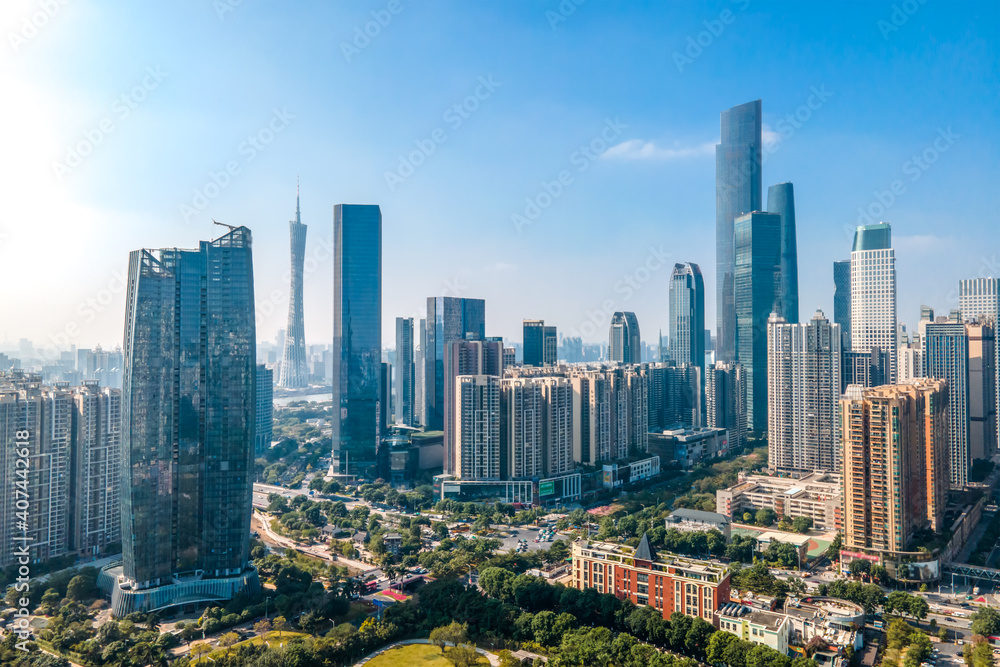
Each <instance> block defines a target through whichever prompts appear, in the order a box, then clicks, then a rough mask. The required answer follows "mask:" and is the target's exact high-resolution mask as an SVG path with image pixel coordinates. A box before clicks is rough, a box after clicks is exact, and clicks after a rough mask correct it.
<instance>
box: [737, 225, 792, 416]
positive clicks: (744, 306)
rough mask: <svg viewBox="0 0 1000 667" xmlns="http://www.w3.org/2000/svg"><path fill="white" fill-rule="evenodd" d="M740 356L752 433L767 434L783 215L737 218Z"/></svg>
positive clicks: (738, 336) (738, 339)
mask: <svg viewBox="0 0 1000 667" xmlns="http://www.w3.org/2000/svg"><path fill="white" fill-rule="evenodd" d="M735 240H736V271H735V282H736V351H737V355H738V357H739V362H740V364H742V365H743V368H744V369H745V370H746V377H747V412H748V415H749V419H748V420H747V421H748V424H747V426H748V428H749V429H750V430H751V431H758V432H760V431H766V430H767V321H768V318H769V317H770V316H771V313H772V312H773V311H774V309H775V306H776V304H777V301H778V290H779V289H780V281H781V216H779V215H775V214H774V213H748V214H747V215H742V216H740V217H738V218H736V224H735Z"/></svg>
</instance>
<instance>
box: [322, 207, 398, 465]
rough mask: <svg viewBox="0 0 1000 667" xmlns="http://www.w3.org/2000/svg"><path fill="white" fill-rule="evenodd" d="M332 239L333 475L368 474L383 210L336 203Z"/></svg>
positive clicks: (375, 421) (374, 434) (376, 434)
mask: <svg viewBox="0 0 1000 667" xmlns="http://www.w3.org/2000/svg"><path fill="white" fill-rule="evenodd" d="M333 235H334V242H333V245H334V266H333V406H334V412H335V413H337V412H339V415H338V416H336V417H334V419H333V465H332V472H333V473H334V474H337V475H361V476H365V475H367V474H368V473H369V472H371V468H372V467H373V466H374V465H375V453H376V452H375V450H376V448H377V445H378V442H379V441H380V439H381V433H380V430H379V424H380V423H381V414H382V412H381V411H380V406H379V403H380V400H381V397H382V388H381V386H380V385H381V370H380V369H381V367H380V365H379V364H381V362H382V211H381V210H380V209H379V207H378V206H377V205H361V204H337V205H335V206H334V207H333ZM388 407H389V406H388V405H386V406H385V407H384V408H382V409H383V410H387V409H388Z"/></svg>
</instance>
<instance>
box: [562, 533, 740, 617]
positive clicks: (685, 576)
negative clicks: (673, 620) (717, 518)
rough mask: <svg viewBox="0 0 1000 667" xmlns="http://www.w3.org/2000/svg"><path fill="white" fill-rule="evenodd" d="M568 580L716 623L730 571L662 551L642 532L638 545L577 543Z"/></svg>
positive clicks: (664, 612) (667, 611) (579, 586)
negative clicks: (652, 545)
mask: <svg viewBox="0 0 1000 667" xmlns="http://www.w3.org/2000/svg"><path fill="white" fill-rule="evenodd" d="M572 558H573V570H572V580H571V582H570V585H571V586H573V587H574V588H577V589H580V590H584V589H586V588H594V589H596V590H597V591H598V592H599V593H606V594H611V595H614V596H616V597H618V598H620V599H628V600H631V601H632V603H633V604H637V605H644V606H650V607H652V608H654V609H656V610H657V611H658V612H660V613H661V614H662V615H663V618H665V619H666V618H670V615H671V614H672V613H674V612H679V613H681V614H686V615H688V616H696V617H700V618H703V619H705V620H706V621H708V622H709V623H711V622H712V620H713V618H714V615H715V612H716V611H717V610H718V609H720V608H721V607H722V605H724V604H726V603H728V602H729V572H728V571H727V570H726V567H725V566H724V565H723V564H721V563H716V562H712V561H704V560H697V559H694V558H683V557H681V556H675V555H673V554H666V553H664V554H658V553H655V552H654V551H653V549H652V548H651V547H650V545H649V539H648V538H647V537H646V535H643V537H642V539H641V540H640V542H639V546H638V547H636V548H635V549H633V548H632V547H628V546H625V545H623V544H616V543H612V542H596V541H581V542H574V543H573V552H572Z"/></svg>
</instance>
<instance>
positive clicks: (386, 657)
mask: <svg viewBox="0 0 1000 667" xmlns="http://www.w3.org/2000/svg"><path fill="white" fill-rule="evenodd" d="M483 662H485V660H483ZM365 667H451V663H450V662H448V661H447V660H445V659H444V656H442V655H441V649H439V648H438V647H437V646H432V645H430V644H407V645H406V646H397V647H395V648H391V649H389V650H388V651H386V652H385V653H382V654H380V655H377V656H375V657H374V658H372V659H371V660H369V661H368V662H366V663H365Z"/></svg>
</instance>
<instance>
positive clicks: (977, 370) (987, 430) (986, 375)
mask: <svg viewBox="0 0 1000 667" xmlns="http://www.w3.org/2000/svg"><path fill="white" fill-rule="evenodd" d="M995 326H996V324H995V320H993V319H989V318H986V319H985V321H984V322H976V321H975V320H972V321H969V322H967V323H966V325H965V331H966V335H967V336H968V339H969V447H970V450H971V456H972V459H973V460H975V459H989V458H991V457H992V456H993V455H994V454H995V453H996V452H997V409H996V384H995V383H996V377H997V372H996V360H997V353H996V328H995Z"/></svg>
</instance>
